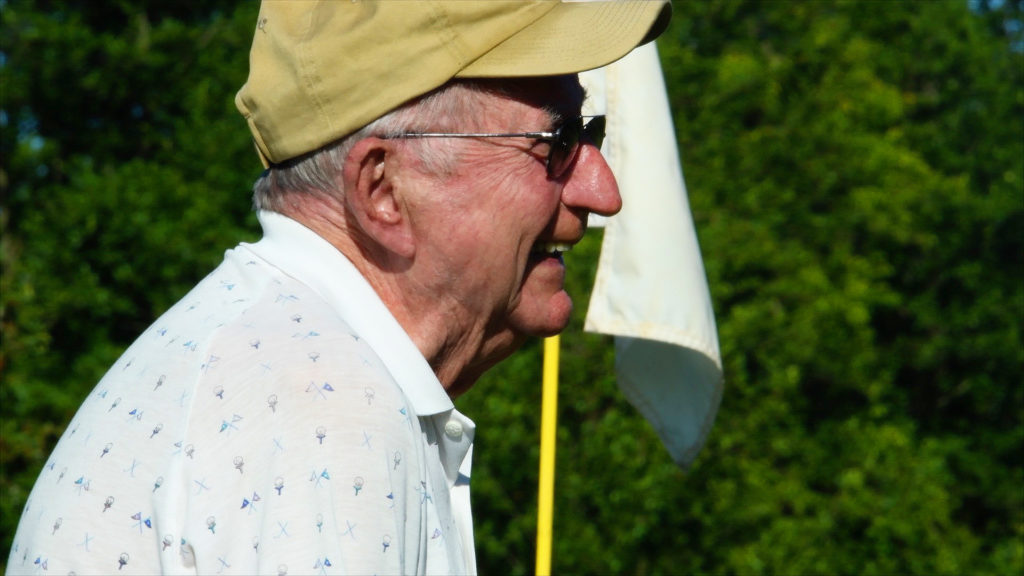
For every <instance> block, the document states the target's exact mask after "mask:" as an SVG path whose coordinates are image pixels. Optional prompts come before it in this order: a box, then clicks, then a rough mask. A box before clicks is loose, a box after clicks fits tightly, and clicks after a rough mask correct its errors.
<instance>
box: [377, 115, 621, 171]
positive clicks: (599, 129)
mask: <svg viewBox="0 0 1024 576" xmlns="http://www.w3.org/2000/svg"><path fill="white" fill-rule="evenodd" d="M584 118H589V119H590V120H588V121H587V122H586V123H584V122H583V119H584ZM569 122H574V123H575V125H576V126H579V128H578V129H577V131H576V136H575V141H573V142H571V143H570V142H569V140H568V139H566V140H562V141H559V139H560V138H561V136H562V134H563V130H564V129H565V127H566V126H569V125H570V124H569ZM606 126H607V117H606V116H605V115H604V114H596V115H593V116H582V115H581V116H576V117H574V118H572V119H571V120H567V121H565V122H562V124H561V125H559V126H558V128H555V129H554V130H553V131H547V132H403V133H401V134H394V135H391V136H385V137H384V138H385V139H392V138H534V139H536V140H540V141H542V142H549V143H550V144H551V148H550V149H549V150H548V156H547V159H546V163H545V168H546V169H547V173H548V178H551V179H553V180H557V179H559V178H561V177H562V176H564V175H565V173H566V172H567V171H568V170H569V167H570V166H572V163H573V160H574V159H575V158H576V156H577V154H579V145H580V141H581V140H582V139H583V137H584V136H585V137H586V138H587V140H589V141H590V143H592V144H593V145H594V146H597V147H598V148H600V147H601V143H602V142H603V141H604V138H605V135H606V134H605V127H606ZM560 149H565V150H566V155H565V159H564V160H562V161H560V162H559V163H560V164H563V165H562V166H561V167H558V166H555V165H554V163H553V161H552V159H553V157H554V156H555V154H556V153H557V151H558V150H560ZM556 168H559V169H558V170H556Z"/></svg>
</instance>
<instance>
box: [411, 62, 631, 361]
mask: <svg viewBox="0 0 1024 576" xmlns="http://www.w3.org/2000/svg"><path fill="white" fill-rule="evenodd" d="M503 86H504V87H505V88H506V89H508V90H509V92H510V94H509V95H508V96H499V95H484V96H481V98H483V99H484V105H483V106H481V107H480V110H481V112H480V117H478V118H472V119H469V121H468V122H467V124H466V126H465V128H464V131H472V132H492V133H511V132H516V133H518V132H534V131H552V130H554V129H555V128H557V127H558V126H559V124H560V121H561V120H560V119H562V118H564V119H572V118H574V117H576V116H578V115H579V113H580V106H581V104H582V100H583V91H582V88H581V87H580V85H579V82H578V80H577V78H576V76H575V75H573V76H562V77H555V78H543V79H526V80H522V81H516V82H515V83H514V84H512V85H511V89H509V84H507V83H505V84H503ZM436 143H437V141H432V142H426V144H427V145H435V144H436ZM420 144H421V145H422V144H423V142H420ZM443 145H444V146H447V147H449V148H450V149H451V151H452V154H453V162H452V167H453V170H452V173H451V174H449V175H445V176H441V177H438V176H437V175H436V174H435V175H433V177H432V178H430V179H429V180H428V182H425V184H426V185H425V186H423V187H421V189H422V190H423V193H422V194H418V197H417V204H419V206H417V209H416V210H414V211H412V214H413V218H414V219H415V220H416V221H414V226H416V228H417V229H418V231H419V232H420V233H421V234H423V235H424V236H425V237H427V238H429V240H428V241H427V242H425V243H423V244H421V246H425V247H426V248H425V249H424V250H422V251H418V253H417V258H420V257H424V258H427V262H429V264H430V266H431V270H430V272H431V276H432V282H434V283H435V287H436V288H437V291H438V293H439V295H440V296H439V297H440V298H441V299H442V300H445V301H449V303H454V306H453V307H452V310H453V312H452V314H453V315H454V316H455V317H453V318H452V320H453V321H454V322H457V323H458V324H459V325H462V324H465V323H467V322H468V323H470V325H472V327H471V328H469V329H470V330H478V331H480V332H481V335H482V336H483V340H484V342H485V344H487V343H491V346H493V348H494V349H495V351H501V350H502V349H504V348H506V347H510V348H514V347H515V346H517V345H518V344H519V343H521V341H522V339H523V338H525V337H526V336H548V335H551V334H555V333H557V332H559V331H561V330H562V329H563V328H565V326H566V325H567V324H568V322H569V315H570V312H571V311H572V301H571V299H570V298H569V295H568V294H567V293H566V292H565V290H564V289H563V281H564V279H565V267H564V264H563V262H562V258H561V255H560V253H559V252H558V250H559V249H560V248H564V247H565V246H571V245H572V244H575V243H576V242H578V241H579V240H580V238H581V237H582V236H583V233H584V231H585V230H586V221H587V215H588V214H589V213H590V212H596V213H598V214H604V215H611V214H614V213H616V212H618V211H619V208H620V207H621V199H620V198H619V193H618V188H617V187H616V184H615V179H614V177H613V176H612V174H611V170H610V169H609V168H608V165H607V164H606V163H605V161H604V159H603V158H602V157H601V154H600V152H599V151H598V150H597V148H595V147H594V146H593V144H592V143H590V142H582V143H581V146H580V149H579V152H578V154H577V157H576V160H575V164H574V165H573V166H572V167H571V168H570V169H569V170H568V171H567V172H566V173H565V174H564V175H562V176H561V177H559V178H558V179H551V178H549V177H548V174H547V169H546V165H545V160H546V158H547V152H548V148H549V144H548V143H547V142H542V141H538V140H534V139H529V138H480V139H457V140H456V139H448V140H445V141H444V144H443ZM486 348H487V346H485V349H486ZM509 351H511V349H510V350H509Z"/></svg>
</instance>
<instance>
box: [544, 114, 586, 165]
mask: <svg viewBox="0 0 1024 576" xmlns="http://www.w3.org/2000/svg"><path fill="white" fill-rule="evenodd" d="M582 131H583V119H582V118H573V119H572V120H568V121H566V122H565V124H562V126H561V127H560V128H559V129H558V134H557V136H555V140H554V142H552V143H551V151H550V152H549V153H548V176H549V177H551V178H561V177H562V175H563V174H565V171H566V170H567V169H568V168H569V165H570V164H572V161H573V160H574V159H575V158H576V149H577V148H578V147H579V143H580V133H581V132H582Z"/></svg>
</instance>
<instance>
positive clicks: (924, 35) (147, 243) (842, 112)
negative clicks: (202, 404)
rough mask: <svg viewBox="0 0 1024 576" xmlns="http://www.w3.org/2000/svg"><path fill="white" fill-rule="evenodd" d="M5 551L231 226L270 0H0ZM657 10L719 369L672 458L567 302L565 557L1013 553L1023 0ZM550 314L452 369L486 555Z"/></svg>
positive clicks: (1017, 561) (481, 551)
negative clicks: (513, 349)
mask: <svg viewBox="0 0 1024 576" xmlns="http://www.w3.org/2000/svg"><path fill="white" fill-rule="evenodd" d="M0 8H2V26H3V27H2V34H0V38H2V41H3V46H2V55H0V86H2V90H0V110H2V113H0V127H2V136H0V137H2V155H0V161H2V165H0V186H2V189H0V193H2V201H3V205H2V209H0V222H2V225H3V235H2V246H0V258H2V263H3V277H2V294H0V302H2V322H3V325H2V326H3V341H2V348H0V377H2V386H0V414H2V423H0V432H2V435H0V458H2V471H0V498H2V500H0V502H2V505H0V542H2V544H3V547H2V548H0V555H2V556H0V562H3V561H4V560H5V559H6V556H7V550H8V548H9V546H10V539H11V537H12V535H13V534H12V532H13V529H14V526H15V525H16V522H17V518H18V514H19V512H20V509H21V506H22V505H23V503H24V500H25V498H26V496H27V491H28V490H29V489H30V487H31V483H32V482H33V480H34V478H35V476H36V474H37V473H38V471H39V469H40V468H41V466H42V465H43V463H44V462H45V459H46V455H47V453H48V451H49V450H50V448H51V447H52V445H53V443H54V442H55V440H56V438H57V437H58V436H59V434H60V433H61V431H62V430H63V428H64V426H65V425H66V423H67V421H68V420H69V419H70V417H71V415H72V414H73V413H74V410H75V409H76V407H77V405H78V403H79V402H80V401H81V399H82V398H84V396H85V395H86V394H87V393H88V391H89V390H90V389H91V388H92V386H93V385H94V384H95V382H96V381H97V380H98V379H99V377H100V376H101V375H102V373H103V371H104V370H106V368H107V367H108V366H109V365H110V364H111V363H112V361H113V360H114V359H115V358H116V357H117V355H118V354H119V353H120V351H121V350H123V348H124V347H125V346H126V345H127V344H128V343H130V342H131V340H133V339H134V337H135V336H136V335H137V333H138V332H140V331H141V330H142V329H143V328H144V327H145V326H146V325H147V324H148V323H149V322H151V321H152V320H153V319H154V318H155V317H156V315H157V314H159V313H160V312H162V311H163V310H164V309H165V308H166V307H167V306H169V305H170V304H171V303H173V302H174V301H175V300H176V299H177V298H179V297H180V296H181V295H183V294H184V292H185V291H186V290H187V289H188V288H189V287H191V285H192V284H193V283H194V282H195V281H196V280H197V279H198V278H199V277H201V276H202V275H203V274H205V273H206V272H207V271H208V270H210V269H211V268H212V267H213V266H214V265H215V264H216V263H217V262H218V261H219V260H220V254H221V252H222V251H223V250H224V249H226V248H229V247H230V246H232V245H234V244H235V243H236V242H237V241H239V240H249V239H252V238H254V237H256V235H257V234H258V232H257V231H256V227H255V224H254V220H253V218H252V216H251V214H250V213H249V211H248V200H247V196H248V188H249V186H250V184H251V181H252V180H253V178H254V177H255V176H256V174H257V172H258V170H259V166H258V163H257V161H256V158H255V155H254V154H253V152H252V146H251V144H250V143H249V140H248V136H247V131H246V130H245V127H244V123H243V122H242V121H241V119H240V118H239V117H238V115H237V113H236V112H235V111H234V107H233V104H232V97H233V95H234V92H235V91H236V90H237V89H238V87H239V86H240V85H241V83H242V81H243V80H244V77H245V73H246V56H247V51H248V45H249V42H250V39H251V34H252V32H253V24H254V22H255V12H256V3H255V2H245V1H231V0H221V1H210V2H202V3H199V2H172V1H158V0H149V1H145V2H143V1H132V2H128V1H107V2H92V1H85V0H81V1H78V2H61V3H48V2H34V3H33V2H28V1H24V0H23V1H18V2H0ZM675 12H676V14H675V17H674V20H673V24H672V26H671V28H670V30H669V31H668V32H667V33H666V35H665V36H664V37H663V38H662V39H661V40H660V41H659V49H660V51H661V55H662V61H663V64H664V68H665V72H666V80H667V83H668V86H669V92H670V99H671V101H672V104H673V108H674V112H675V116H676V118H675V120H676V129H677V133H678V137H679V142H680V147H681V152H682V157H683V159H684V167H685V169H686V174H687V181H688V184H689V187H690V201H691V206H692V208H693V211H694V215H695V218H696V219H697V227H698V234H699V236H700V240H701V244H702V248H703V252H704V258H705V265H706V267H707V271H708V278H709V283H710V285H711V290H712V296H713V298H714V300H715V308H716V314H717V318H718V323H719V335H720V340H721V344H722V353H723V361H724V364H725V374H726V383H727V391H726V395H725V398H724V401H723V405H722V410H721V413H720V415H719V418H718V422H717V424H716V427H715V429H714V430H713V432H712V436H711V439H710V442H709V445H708V446H707V448H706V449H705V452H704V453H703V454H702V455H701V457H700V458H699V459H698V461H697V464H696V465H695V467H694V468H693V469H692V470H691V471H690V472H688V473H685V474H684V473H683V472H681V471H679V470H678V469H676V468H675V467H674V465H673V464H672V463H671V462H670V460H669V458H668V456H667V454H666V453H665V452H664V450H663V449H662V448H661V446H660V444H659V442H658V440H657V438H656V437H655V435H654V434H653V432H652V431H651V430H650V428H649V427H648V426H647V424H646V423H645V422H643V421H642V419H641V418H640V417H639V416H638V415H637V414H636V413H635V411H634V410H633V409H632V408H631V407H629V406H628V405H627V404H626V403H625V402H624V400H622V398H621V396H620V395H619V394H618V392H617V391H616V389H615V382H614V377H613V364H614V358H613V349H612V346H611V344H610V341H609V339H607V338H605V337H601V336H594V335H587V334H582V333H581V332H580V326H581V325H582V313H583V311H584V310H585V309H586V293H587V292H588V291H589V283H590V281H591V278H592V276H593V267H594V264H595V262H596V258H597V254H598V250H599V248H600V235H599V233H596V234H595V235H594V236H591V237H589V238H588V239H586V240H585V242H584V243H583V244H582V245H580V246H579V247H577V249H576V250H574V251H573V252H572V253H571V254H570V256H569V258H568V261H569V266H570V275H571V276H570V278H569V279H568V285H569V288H570V291H571V292H573V293H574V295H575V297H576V300H577V313H576V315H575V317H574V320H573V326H572V327H571V328H570V330H569V332H568V333H567V335H566V336H565V337H563V349H562V356H563V358H562V366H561V371H562V384H561V385H562V394H561V403H560V416H561V421H560V428H559V432H558V434H559V446H558V461H557V466H558V471H557V481H558V484H557V487H556V518H555V549H554V552H555V554H554V569H555V571H556V572H571V573H622V572H625V573H656V574H677V573H689V572H730V573H744V574H754V573H794V574H811V573H813V574H818V573H837V574H839V573H843V574H847V573H851V574H852V573H857V574H860V573H879V574H890V573H920V574H931V573H951V574H960V573H982V574H1015V573H1021V572H1024V544H1022V542H1024V491H1022V488H1021V487H1022V486H1024V466H1022V462H1021V459H1022V455H1024V428H1022V422H1021V418H1022V415H1024V388H1022V387H1021V385H1020V382H1021V381H1024V373H1022V372H1024V369H1022V367H1024V343H1022V337H1021V331H1022V324H1024V232H1022V230H1024V186H1022V182H1024V130H1022V122H1021V118H1024V82H1022V80H1024V79H1022V77H1021V76H1022V71H1024V59H1022V53H1024V37H1022V34H1021V22H1022V20H1024V18H1022V16H1024V13H1022V12H1024V10H1022V5H1021V3H1020V2H1019V1H1012V0H1003V1H992V0H990V1H984V0H971V1H967V0H964V1H960V0H957V1H935V2H917V3H900V2H845V1H839V0H822V1H819V2H757V1H753V0H714V1H707V2H677V3H676V5H675ZM540 363H541V360H540V347H539V345H538V344H537V343H531V344H530V345H528V346H527V347H526V348H525V349H524V350H523V351H521V352H520V353H518V354H517V355H515V356H513V357H512V358H511V359H510V360H508V361H507V362H505V363H503V364H502V365H500V366H499V367H498V368H496V369H495V370H494V371H492V372H491V373H490V374H488V375H487V376H486V377H485V378H484V379H483V380H482V381H481V382H480V383H478V385H477V387H476V388H475V389H474V390H473V391H471V392H470V393H469V394H467V395H466V396H465V397H463V398H462V399H460V401H459V404H460V408H461V409H462V410H464V411H465V412H467V413H468V414H469V415H471V416H473V417H474V418H475V419H476V420H477V422H478V425H479V429H478V435H477V444H478V446H477V450H476V458H475V465H474V479H473V483H474V512H475V514H474V516H475V521H476V536H477V545H478V557H479V562H480V566H481V571H482V572H483V573H514V574H528V573H531V572H532V570H533V555H534V550H535V546H534V530H535V522H536V511H535V508H536V485H537V484H536V483H537V460H538V448H537V441H538V438H539V434H538V430H539V412H540V410H539V402H540V389H539V381H540Z"/></svg>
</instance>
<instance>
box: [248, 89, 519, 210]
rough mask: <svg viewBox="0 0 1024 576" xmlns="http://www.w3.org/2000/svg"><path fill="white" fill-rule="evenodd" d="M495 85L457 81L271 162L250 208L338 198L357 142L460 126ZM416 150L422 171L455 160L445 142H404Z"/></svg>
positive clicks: (444, 168)
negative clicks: (300, 197) (299, 197)
mask: <svg viewBox="0 0 1024 576" xmlns="http://www.w3.org/2000/svg"><path fill="white" fill-rule="evenodd" d="M501 92H503V90H502V88H501V86H500V85H496V84H494V83H493V82H489V81H471V80H456V81H452V82H449V83H447V84H445V85H444V86H441V87H440V88H438V89H436V90H434V91H433V92H430V93H428V94H426V95H424V96H421V97H420V98H418V99H416V100H413V101H411V102H409V103H407V104H405V105H403V106H401V107H399V108H397V109H395V110H392V111H391V112H389V113H387V114H385V115H384V116H381V117H380V118H378V119H376V120H374V121H373V122H370V123H369V124H367V125H366V126H364V127H363V128H361V129H359V130H357V131H356V132H353V133H352V134H350V135H348V136H345V137H343V138H341V139H339V140H336V141H334V142H332V143H330V144H327V145H326V146H324V147H322V148H320V149H318V150H315V151H313V152H311V153H309V154H306V155H304V156H300V157H298V158H295V159H292V160H288V161H285V162H282V163H280V164H275V165H273V166H271V167H270V168H269V169H267V170H266V171H264V172H263V174H262V175H260V177H259V178H258V179H257V180H256V183H255V184H254V185H253V208H254V209H256V210H270V211H273V212H281V213H286V212H287V206H288V204H289V199H290V197H291V195H293V194H313V195H324V196H335V197H338V196H340V195H341V194H343V193H344V190H342V189H341V186H340V181H341V171H342V168H343V166H344V164H345V158H346V157H347V156H348V153H349V152H350V151H351V150H352V147H353V146H355V144H356V143H357V142H359V141H360V140H362V139H364V138H368V137H371V136H378V137H388V136H395V135H398V134H402V133H406V132H425V131H438V130H447V129H451V128H452V127H454V125H455V123H456V122H461V123H462V124H463V126H465V125H466V124H467V123H472V122H474V121H475V120H476V119H477V118H478V117H479V114H475V113H474V112H477V111H478V110H480V108H481V99H480V96H481V95H482V94H484V93H490V94H493V93H501ZM404 142H407V143H408V144H409V145H413V146H416V147H417V148H418V150H417V152H418V153H419V156H420V159H421V160H422V162H423V165H424V166H425V167H426V169H427V170H429V171H431V172H433V173H437V174H450V173H451V172H452V170H453V161H454V158H453V157H452V155H451V153H450V150H451V148H450V145H449V144H450V143H449V142H448V141H447V140H445V139H441V140H435V141H433V142H432V143H431V144H430V145H426V144H425V141H423V140H406V141H404Z"/></svg>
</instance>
